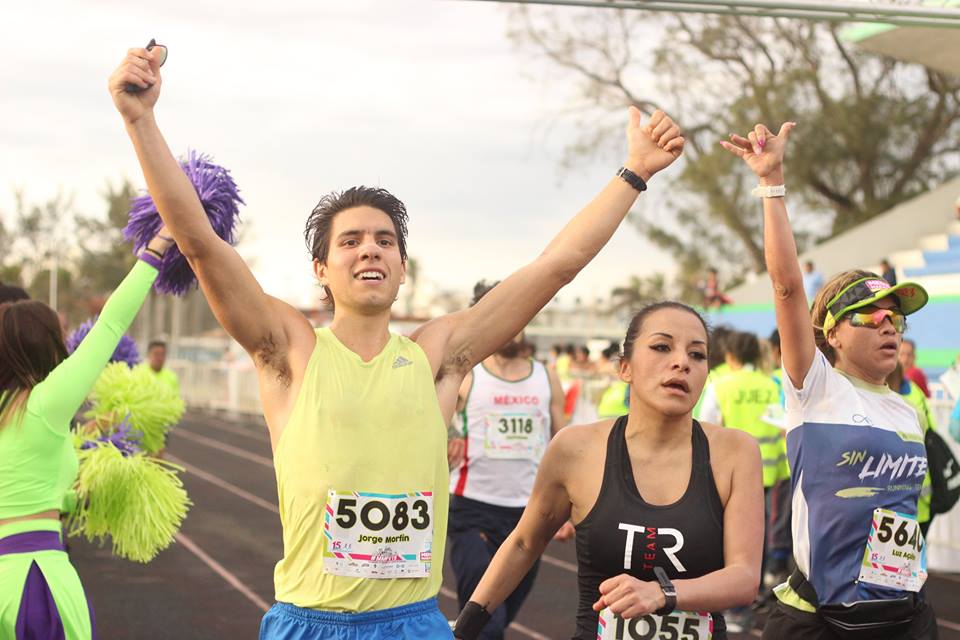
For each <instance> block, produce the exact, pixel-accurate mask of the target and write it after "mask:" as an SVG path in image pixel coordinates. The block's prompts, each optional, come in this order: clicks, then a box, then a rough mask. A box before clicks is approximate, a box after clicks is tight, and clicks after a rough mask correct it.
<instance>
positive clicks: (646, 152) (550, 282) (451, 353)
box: [423, 107, 684, 367]
mask: <svg viewBox="0 0 960 640" xmlns="http://www.w3.org/2000/svg"><path fill="white" fill-rule="evenodd" d="M627 141H628V153H627V159H626V161H625V162H624V168H625V169H627V170H628V172H629V173H627V174H626V175H625V176H624V177H620V176H616V177H614V178H613V179H611V180H610V182H609V183H608V184H607V185H606V186H605V187H604V188H603V190H602V191H600V193H599V194H597V196H596V197H595V198H594V199H593V200H592V201H591V202H590V203H589V204H587V206H586V207H584V208H583V209H582V210H581V211H580V212H579V213H578V214H577V215H576V216H574V217H573V219H572V220H570V221H569V222H568V223H567V224H566V226H565V227H564V228H563V229H562V230H561V231H560V233H558V234H557V235H556V237H554V239H553V240H552V241H551V242H550V244H549V245H547V248H546V249H544V251H543V253H541V254H540V256H538V257H537V259H536V260H534V261H533V262H531V263H530V264H528V265H526V266H525V267H523V268H521V269H520V270H518V271H517V272H515V273H514V274H513V275H511V276H510V277H509V278H506V279H505V280H504V281H503V282H501V283H500V284H498V285H497V286H496V287H494V288H493V289H492V290H491V291H490V292H489V293H488V294H487V295H485V296H484V297H483V299H482V300H480V301H479V302H478V303H477V304H476V305H474V306H472V307H470V308H469V309H466V310H464V311H460V312H458V313H456V314H453V315H452V316H448V317H446V318H441V319H438V320H437V321H436V323H437V325H438V328H440V327H445V329H446V331H447V332H448V335H449V339H448V340H447V341H446V344H445V348H444V362H448V363H456V365H457V366H458V367H473V366H474V365H475V364H476V363H477V362H479V361H480V360H482V359H483V358H485V357H486V356H488V355H489V354H490V353H492V352H493V351H495V350H496V349H498V348H499V347H500V346H501V345H503V344H504V343H505V342H506V341H507V340H509V339H510V338H512V337H513V336H515V335H516V334H517V333H518V332H520V330H521V329H523V327H525V326H526V325H527V324H528V323H529V322H530V320H532V319H533V317H534V316H535V315H536V314H537V312H539V311H540V309H542V308H543V306H544V305H546V304H547V302H549V301H550V300H551V299H553V297H554V296H555V295H556V293H557V291H559V290H560V288H561V287H563V286H564V285H565V284H567V283H568V282H570V281H571V280H573V278H574V276H576V275H577V274H578V273H579V272H580V270H581V269H583V267H585V266H586V265H587V263H589V262H590V261H591V260H592V259H593V258H594V256H596V255H597V253H598V252H599V251H600V249H602V248H603V246H604V245H605V244H606V243H607V241H608V240H610V238H611V237H612V236H613V233H614V231H616V230H617V227H618V226H619V225H620V223H621V222H622V221H623V219H624V217H625V216H626V215H627V212H628V211H629V210H630V207H631V206H632V205H633V203H634V201H635V200H636V198H637V196H638V195H639V194H640V191H639V188H642V187H643V185H641V184H640V183H639V182H637V181H636V177H639V178H640V179H642V180H643V183H646V182H647V181H649V180H650V178H651V176H653V175H654V174H655V173H657V172H658V171H661V170H662V169H665V168H666V167H667V166H669V165H670V164H671V163H672V162H673V161H674V160H676V159H677V158H678V157H680V154H681V153H682V152H683V143H684V139H683V137H682V136H681V134H680V128H679V127H678V126H677V125H676V124H675V123H674V122H673V120H671V119H670V118H669V117H667V115H666V114H664V113H663V112H661V111H657V112H656V113H654V114H653V116H652V117H651V118H650V120H649V121H648V122H647V123H646V124H641V115H640V111H639V110H637V109H636V108H634V107H631V108H630V115H629V123H628V125H627ZM631 182H633V183H634V184H633V185H632V184H631ZM429 326H430V325H427V327H424V330H423V331H424V332H427V331H429V330H430V329H429Z"/></svg>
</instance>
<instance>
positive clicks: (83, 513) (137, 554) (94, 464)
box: [67, 365, 192, 563]
mask: <svg viewBox="0 0 960 640" xmlns="http://www.w3.org/2000/svg"><path fill="white" fill-rule="evenodd" d="M123 366H126V365H123ZM93 442H94V446H90V445H89V444H88V445H87V446H88V447H89V448H86V449H79V450H78V451H77V456H78V457H79V459H80V474H79V477H78V480H77V497H78V499H79V500H78V503H79V504H78V507H77V509H76V510H75V511H74V512H73V513H72V514H70V517H69V519H68V521H67V526H68V530H69V533H70V535H77V534H80V535H83V536H84V537H85V538H86V539H87V540H90V541H94V540H97V541H98V542H101V543H102V542H103V539H104V538H105V537H107V536H109V537H110V538H111V539H112V541H113V554H114V555H116V556H118V557H121V558H125V559H127V560H133V561H135V562H144V563H146V562H149V561H150V560H152V559H153V558H154V557H155V556H156V555H157V554H158V553H159V552H160V551H162V550H163V549H166V548H167V547H168V546H170V543H172V542H173V536H174V534H176V533H177V531H178V530H179V529H180V525H181V524H182V523H183V519H184V518H185V517H186V515H187V511H188V510H189V508H190V506H191V504H192V503H191V502H190V499H189V497H187V492H186V490H185V489H184V488H183V483H182V482H180V477H179V476H178V475H177V474H178V472H180V471H183V469H182V468H181V467H179V466H177V465H175V464H172V463H170V462H166V461H164V460H158V459H156V458H152V457H150V456H147V455H144V454H142V453H138V454H135V455H129V456H124V455H123V454H122V453H121V452H120V450H119V449H117V448H116V447H115V446H114V445H112V444H111V443H109V442H97V441H93Z"/></svg>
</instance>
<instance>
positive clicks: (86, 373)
mask: <svg viewBox="0 0 960 640" xmlns="http://www.w3.org/2000/svg"><path fill="white" fill-rule="evenodd" d="M156 277H157V270H156V269H154V268H153V267H151V266H150V265H148V264H147V263H145V262H141V261H139V260H138V261H137V264H136V265H134V267H133V269H132V270H131V271H130V273H129V274H128V275H127V277H126V278H124V280H123V282H121V283H120V286H119V287H117V290H116V291H115V292H114V293H113V295H111V296H110V299H109V300H107V303H106V304H105V305H104V307H103V311H102V312H101V313H100V318H99V319H98V320H97V322H96V324H94V325H93V328H92V329H90V333H88V334H87V336H86V337H85V338H84V339H83V342H81V343H80V346H78V347H77V349H76V351H74V352H73V354H71V355H70V357H68V358H67V359H66V360H64V361H63V362H61V363H60V364H59V365H57V367H56V368H55V369H54V370H53V371H51V372H50V374H49V375H48V376H47V377H46V378H44V379H43V381H42V382H40V383H39V384H37V385H36V386H35V387H34V388H33V389H32V390H31V391H30V395H29V397H28V398H27V402H26V406H25V407H24V409H23V410H21V411H19V412H18V413H17V414H16V415H14V416H13V417H12V418H11V419H10V420H8V423H7V424H4V425H0V519H6V518H18V517H21V516H29V515H33V514H35V513H41V512H43V511H49V510H51V509H60V507H61V505H62V504H63V502H64V496H65V495H66V494H67V492H68V490H69V489H70V488H71V487H72V486H73V484H74V482H75V481H76V478H77V466H78V465H77V454H76V451H75V450H74V446H73V440H72V438H71V435H70V421H71V420H72V419H73V416H74V414H75V413H76V412H77V410H78V409H80V406H81V405H82V404H83V401H84V399H85V398H86V397H87V394H88V393H89V392H90V389H91V388H93V384H94V382H96V380H97V377H98V376H99V375H100V372H101V371H103V368H104V367H105V366H106V364H107V362H108V361H109V360H110V356H111V355H113V351H114V349H116V348H117V343H118V342H120V337H121V336H122V335H123V333H124V332H125V331H126V330H127V328H128V327H129V326H130V323H131V322H133V318H134V317H135V316H136V315H137V311H139V310H140V306H141V305H142V304H143V301H144V299H146V297H147V293H148V292H149V291H150V287H151V285H153V281H154V280H155V279H156Z"/></svg>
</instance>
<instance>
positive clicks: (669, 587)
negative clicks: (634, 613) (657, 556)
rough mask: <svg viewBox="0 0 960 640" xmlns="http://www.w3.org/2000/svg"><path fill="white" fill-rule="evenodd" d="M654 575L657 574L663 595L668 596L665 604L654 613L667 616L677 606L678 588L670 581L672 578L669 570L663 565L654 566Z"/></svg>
mask: <svg viewBox="0 0 960 640" xmlns="http://www.w3.org/2000/svg"><path fill="white" fill-rule="evenodd" d="M653 575H655V576H657V582H659V583H660V588H661V589H663V595H664V598H666V602H664V603H663V606H662V607H660V608H659V609H657V610H656V611H654V613H656V614H657V615H658V616H665V615H667V614H669V613H672V612H673V610H674V609H676V608H677V589H676V587H674V586H673V583H672V582H670V578H668V577H667V572H666V571H664V570H663V569H662V568H661V567H654V568H653Z"/></svg>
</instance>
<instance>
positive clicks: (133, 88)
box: [126, 38, 167, 93]
mask: <svg viewBox="0 0 960 640" xmlns="http://www.w3.org/2000/svg"><path fill="white" fill-rule="evenodd" d="M154 47H160V49H161V50H162V51H163V54H162V55H161V56H160V66H161V67H162V66H163V63H164V62H166V61H167V47H166V45H162V44H157V41H156V40H155V39H154V38H150V42H148V43H147V46H146V47H144V48H145V49H146V50H147V51H153V49H154ZM152 86H153V85H149V86H147V87H145V88H144V87H138V86H137V85H135V84H133V83H131V82H128V83H127V86H126V91H127V93H140V92H141V91H146V90H147V89H149V88H150V87H152Z"/></svg>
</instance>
